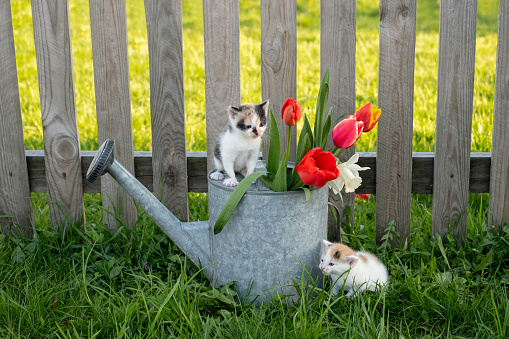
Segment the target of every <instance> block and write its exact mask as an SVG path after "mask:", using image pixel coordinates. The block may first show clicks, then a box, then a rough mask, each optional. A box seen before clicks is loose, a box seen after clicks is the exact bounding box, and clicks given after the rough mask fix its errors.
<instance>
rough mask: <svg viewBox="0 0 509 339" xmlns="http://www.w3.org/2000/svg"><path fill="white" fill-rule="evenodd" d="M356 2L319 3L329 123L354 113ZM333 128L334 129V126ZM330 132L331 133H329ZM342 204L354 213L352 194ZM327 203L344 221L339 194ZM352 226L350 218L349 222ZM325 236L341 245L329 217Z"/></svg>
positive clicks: (336, 227) (345, 157)
mask: <svg viewBox="0 0 509 339" xmlns="http://www.w3.org/2000/svg"><path fill="white" fill-rule="evenodd" d="M355 12H356V2H355V0H340V1H327V0H322V1H321V2H320V32H321V33H320V34H321V35H320V73H321V77H323V75H324V74H325V72H326V71H327V69H328V70H329V103H328V107H327V112H328V110H329V108H330V107H332V121H337V119H338V118H339V117H340V116H341V115H343V114H344V113H349V114H353V113H354V112H355V23H356V19H355ZM333 127H334V126H333ZM331 131H332V129H331ZM333 146H334V144H333V143H332V134H329V137H328V140H327V147H328V148H331V147H333ZM354 152H355V146H352V147H350V148H349V149H347V150H344V151H343V152H342V153H341V156H340V158H341V160H342V161H346V160H348V159H349V158H350V157H351V156H352V155H353V154H354ZM342 194H343V204H344V206H350V209H351V211H352V212H353V209H354V202H355V194H354V193H348V194H346V193H344V190H343V192H342ZM329 199H330V201H331V202H332V203H334V205H335V206H336V207H337V208H338V210H339V211H340V220H342V221H345V220H344V218H343V211H344V208H345V207H344V206H343V204H342V202H341V199H340V197H339V195H338V194H334V193H333V192H332V190H331V191H330V194H329ZM350 222H351V223H352V224H353V218H350ZM327 234H328V236H329V239H330V240H331V241H340V240H341V233H340V227H339V225H338V224H336V223H335V221H334V218H332V216H331V215H330V213H329V218H328V230H327Z"/></svg>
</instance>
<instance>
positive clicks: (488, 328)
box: [0, 0, 509, 338]
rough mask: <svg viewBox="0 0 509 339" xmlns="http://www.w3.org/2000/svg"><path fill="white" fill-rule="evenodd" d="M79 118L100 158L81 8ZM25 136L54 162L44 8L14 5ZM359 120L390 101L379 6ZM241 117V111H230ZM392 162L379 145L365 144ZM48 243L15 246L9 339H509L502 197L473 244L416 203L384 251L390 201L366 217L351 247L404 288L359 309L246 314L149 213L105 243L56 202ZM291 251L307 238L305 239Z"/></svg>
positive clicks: (189, 4)
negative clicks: (379, 233) (65, 221)
mask: <svg viewBox="0 0 509 339" xmlns="http://www.w3.org/2000/svg"><path fill="white" fill-rule="evenodd" d="M69 3H70V8H71V33H72V49H73V63H74V76H75V91H76V105H77V110H78V126H79V133H80V143H81V148H82V149H83V150H95V149H97V147H98V145H97V127H96V117H95V94H94V91H95V89H94V80H93V75H92V72H91V70H92V44H91V37H90V22H89V19H88V15H85V14H84V13H88V1H84V0H71V1H70V2H69ZM297 4H298V15H297V24H298V32H297V34H298V35H297V39H298V56H297V63H298V67H297V99H298V100H300V101H301V104H302V108H303V110H304V112H306V113H308V114H311V115H312V112H314V105H315V100H316V99H315V98H316V95H317V93H318V85H319V63H318V62H317V60H319V50H320V48H319V26H320V23H319V13H320V11H319V5H320V1H318V0H315V1H313V0H298V2H297ZM417 6H418V7H417V40H416V65H415V86H414V93H415V94H414V96H415V104H414V140H413V150H414V151H433V149H434V130H435V116H436V76H437V71H438V65H437V56H438V24H439V19H438V13H439V1H438V0H419V1H418V2H417ZM239 7H240V12H241V14H240V21H241V30H240V44H241V46H240V52H241V86H242V89H241V93H242V101H243V102H249V101H251V102H258V101H260V100H261V85H260V83H261V74H260V18H259V12H260V8H259V7H260V5H259V1H254V0H249V1H244V0H242V1H240V6H239ZM182 9H183V16H184V17H183V24H184V27H183V34H184V39H183V43H184V61H185V63H184V72H185V79H184V80H185V82H184V89H185V96H186V97H185V108H186V124H187V126H186V133H187V148H188V150H189V151H204V150H205V147H206V140H205V125H204V120H205V80H204V60H203V58H204V50H203V23H202V18H201V16H202V2H201V1H199V0H192V1H187V0H186V1H183V6H182ZM12 11H13V14H14V16H13V24H14V31H15V32H14V34H15V45H16V57H17V66H18V79H19V88H20V100H21V107H22V115H23V125H24V127H23V131H24V137H25V144H26V148H27V149H43V141H42V123H41V115H40V102H39V91H38V85H37V68H36V61H35V49H34V46H33V31H32V23H31V22H32V21H31V8H30V1H28V0H13V1H12ZM497 12H498V1H479V3H478V22H477V26H478V32H477V43H476V70H475V88H474V114H473V127H472V151H483V152H489V151H490V150H491V131H492V111H493V99H494V80H495V76H494V74H495V58H496V39H497V35H496V34H497V24H498V23H497V15H496V13H497ZM127 23H128V44H129V69H130V79H131V100H132V104H131V109H132V117H133V126H134V128H133V134H134V137H133V139H134V149H135V150H136V151H140V150H150V149H151V147H152V146H151V132H150V101H149V86H148V84H149V69H148V47H147V37H146V25H145V13H144V7H143V1H141V0H129V1H127ZM357 28H358V30H357V49H356V60H357V65H356V67H357V69H356V104H357V106H360V105H361V104H362V103H363V102H365V101H368V100H369V101H372V102H373V103H375V104H376V103H377V101H378V89H377V87H378V83H377V78H378V2H376V1H370V0H357ZM227 104H228V103H225V105H227ZM357 149H358V150H359V151H375V150H376V132H371V133H369V134H366V135H365V136H364V137H363V138H361V139H360V140H359V143H358V147H357ZM189 196H190V220H192V221H194V220H204V219H207V214H208V208H207V196H206V194H196V193H192V194H190V195H189ZM33 197H34V203H33V205H34V210H35V222H34V224H35V226H34V229H35V231H36V236H34V237H33V238H32V239H17V238H14V237H9V238H6V237H4V236H2V235H0V338H78V337H87V338H94V337H95V338H117V337H119V338H120V337H125V338H135V337H136V338H148V337H155V338H160V337H172V336H175V337H199V338H208V337H217V338H223V337H226V338H243V337H252V338H259V337H264V338H270V337H279V338H281V337H285V338H286V337H288V338H322V337H331V338H337V337H354V338H357V337H365V338H378V337H380V338H382V337H411V338H416V337H425V338H428V337H479V338H506V337H508V336H509V326H508V325H507V324H509V307H508V304H509V300H508V288H509V228H508V227H507V226H505V227H504V228H503V229H502V230H501V231H494V230H492V229H491V228H490V223H489V221H488V214H487V206H488V195H487V194H472V195H470V201H469V210H468V212H467V213H468V217H467V238H466V239H465V241H464V246H460V245H459V244H458V243H457V241H456V240H455V239H454V238H453V237H452V236H450V235H446V236H444V237H443V238H435V237H432V235H431V213H432V211H431V206H432V196H430V195H414V196H413V198H412V216H411V225H410V226H411V241H410V242H409V243H406V244H399V246H394V247H393V246H390V245H389V241H395V243H398V239H397V235H396V234H395V233H394V232H393V230H394V227H393V225H388V227H387V230H386V237H385V238H384V239H385V241H384V242H383V243H382V244H376V243H375V242H374V234H375V215H374V211H375V197H374V196H373V197H371V198H370V199H369V200H368V201H367V202H366V203H360V204H357V207H356V209H355V227H354V228H353V229H351V228H349V227H346V226H344V227H343V231H344V233H343V241H344V242H345V243H347V244H349V245H350V246H352V247H354V248H356V249H365V250H369V251H372V252H373V253H375V254H377V255H379V256H380V258H381V260H382V261H383V262H384V263H386V264H387V266H388V268H389V272H390V279H391V280H390V288H389V290H388V291H387V292H386V293H385V294H379V293H373V292H368V293H364V294H362V295H361V296H360V297H358V298H356V299H353V300H350V299H346V298H344V297H335V298H334V297H331V296H330V289H329V287H330V284H329V283H326V285H325V286H308V287H309V289H308V290H305V291H302V292H301V299H300V301H299V303H297V304H296V305H293V306H288V305H286V304H284V303H280V302H278V301H277V300H274V301H273V303H272V304H269V305H261V306H259V307H254V306H252V305H248V304H242V303H240V302H239V301H238V300H237V299H236V298H235V295H234V292H233V289H232V285H228V286H224V287H223V288H221V289H213V288H211V287H210V286H209V284H208V282H207V281H206V279H205V278H204V277H203V275H202V274H201V273H200V272H199V271H198V270H197V269H196V268H195V267H194V266H193V265H192V264H191V263H190V262H189V261H188V260H187V259H186V257H185V256H184V255H183V254H182V252H181V251H180V250H179V249H178V248H176V247H175V245H174V244H173V243H172V242H171V241H170V240H169V239H168V238H167V237H166V236H165V235H164V234H163V233H162V232H161V231H160V230H159V228H157V227H156V226H155V225H154V224H153V222H152V221H151V220H150V219H149V218H148V217H147V215H146V214H144V213H143V211H141V210H140V211H138V212H139V213H138V214H139V218H138V222H137V226H136V227H135V228H134V229H132V230H129V229H126V228H121V229H119V230H118V231H117V232H116V233H114V234H112V233H110V232H109V231H105V230H104V229H103V228H102V209H101V197H100V195H99V194H86V195H85V208H86V216H87V224H86V229H87V231H86V232H85V233H83V232H82V231H80V229H79V228H75V227H71V228H70V229H69V230H68V231H63V232H60V233H58V232H54V231H52V230H51V229H50V216H49V210H48V204H47V203H46V201H45V199H46V196H45V195H44V194H34V195H33ZM289 236H291V235H289Z"/></svg>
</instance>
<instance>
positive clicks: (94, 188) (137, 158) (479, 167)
mask: <svg viewBox="0 0 509 339" xmlns="http://www.w3.org/2000/svg"><path fill="white" fill-rule="evenodd" d="M25 153H26V161H27V164H28V176H29V178H30V191H31V192H40V193H47V183H46V174H45V166H44V152H43V151H26V152H25ZM95 153H96V152H94V151H83V152H81V167H82V177H83V178H85V175H86V172H87V170H88V167H89V166H90V163H91V162H92V159H93V157H94V155H95ZM433 157H434V154H433V153H428V152H416V153H413V156H412V164H413V165H412V193H413V194H432V193H433V172H434V171H433V168H434V166H433V163H434V159H433ZM260 158H261V153H260ZM376 160H377V159H376V153H374V152H359V165H360V166H362V167H370V168H371V169H369V170H367V171H363V172H360V176H361V178H362V185H361V187H359V188H358V189H357V190H356V193H370V194H374V193H376V170H377V166H376ZM490 162H491V153H477V152H476V153H472V154H471V155H470V176H469V177H470V180H469V192H470V193H488V191H489V185H490ZM206 164H207V153H205V152H187V172H188V176H189V180H188V191H189V192H193V193H205V192H207V171H206ZM134 168H135V172H134V175H135V177H136V178H137V179H138V180H139V181H140V182H141V183H142V184H143V185H145V187H147V188H148V189H149V190H150V191H152V190H153V187H154V186H153V176H152V152H134ZM83 190H84V192H85V193H100V192H101V185H100V182H99V180H97V181H96V182H94V183H93V184H91V183H89V182H87V181H84V182H83Z"/></svg>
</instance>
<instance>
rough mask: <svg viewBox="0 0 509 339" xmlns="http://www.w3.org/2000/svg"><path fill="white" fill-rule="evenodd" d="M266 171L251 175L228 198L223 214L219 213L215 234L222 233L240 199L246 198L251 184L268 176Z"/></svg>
mask: <svg viewBox="0 0 509 339" xmlns="http://www.w3.org/2000/svg"><path fill="white" fill-rule="evenodd" d="M266 173H267V172H265V171H257V172H254V173H251V174H250V175H248V176H247V177H245V178H244V179H243V180H242V181H241V182H240V183H239V184H238V185H237V187H235V189H234V190H233V192H232V194H231V195H230V197H229V198H228V201H227V202H226V204H224V207H223V209H222V210H221V213H219V216H218V217H217V220H216V223H215V224H214V234H218V233H219V232H221V231H222V230H223V228H224V226H225V225H226V223H227V222H228V220H230V217H231V216H232V214H233V211H234V210H235V208H236V207H237V205H238V204H239V202H240V199H242V197H243V196H244V194H245V193H246V191H247V189H248V188H249V186H251V184H252V183H253V182H254V181H255V180H256V179H258V178H259V177H261V176H262V175H264V174H266Z"/></svg>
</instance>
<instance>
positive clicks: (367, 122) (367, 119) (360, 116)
mask: <svg viewBox="0 0 509 339" xmlns="http://www.w3.org/2000/svg"><path fill="white" fill-rule="evenodd" d="M381 114H382V110H381V109H380V108H378V107H376V106H372V105H371V103H369V102H368V103H366V104H365V105H364V106H362V107H361V108H359V109H358V110H357V112H355V114H354V117H355V119H357V120H358V121H362V122H364V130H363V132H369V131H371V130H372V129H373V127H375V126H376V123H377V122H378V119H380V115H381Z"/></svg>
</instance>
